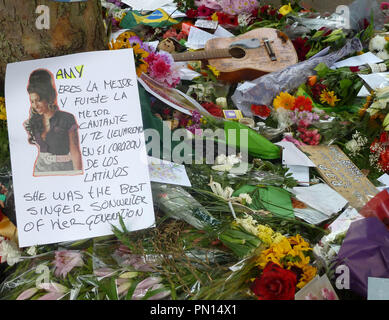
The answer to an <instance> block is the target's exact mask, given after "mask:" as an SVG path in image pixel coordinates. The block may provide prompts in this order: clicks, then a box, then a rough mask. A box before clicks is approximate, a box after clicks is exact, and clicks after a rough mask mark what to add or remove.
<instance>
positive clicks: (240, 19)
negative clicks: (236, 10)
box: [238, 13, 254, 27]
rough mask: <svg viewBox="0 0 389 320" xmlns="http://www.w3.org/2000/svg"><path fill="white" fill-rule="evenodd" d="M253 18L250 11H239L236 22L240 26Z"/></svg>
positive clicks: (244, 25)
mask: <svg viewBox="0 0 389 320" xmlns="http://www.w3.org/2000/svg"><path fill="white" fill-rule="evenodd" d="M253 18H254V17H253V16H252V15H251V14H250V13H241V14H239V16H238V24H239V26H240V27H246V26H248V25H249V23H250V22H251V20H252V19H253Z"/></svg>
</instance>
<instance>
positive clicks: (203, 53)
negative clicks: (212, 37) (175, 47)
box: [172, 49, 231, 62]
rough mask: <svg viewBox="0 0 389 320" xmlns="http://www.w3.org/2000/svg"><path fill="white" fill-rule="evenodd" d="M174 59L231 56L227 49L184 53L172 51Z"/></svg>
mask: <svg viewBox="0 0 389 320" xmlns="http://www.w3.org/2000/svg"><path fill="white" fill-rule="evenodd" d="M172 56H173V59H174V61H176V62H179V61H195V60H209V59H222V58H231V53H230V50H229V49H215V50H201V51H189V52H184V53H173V54H172Z"/></svg>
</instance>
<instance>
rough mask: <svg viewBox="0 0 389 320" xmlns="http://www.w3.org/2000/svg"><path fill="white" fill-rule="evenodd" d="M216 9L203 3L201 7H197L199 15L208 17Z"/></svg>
mask: <svg viewBox="0 0 389 320" xmlns="http://www.w3.org/2000/svg"><path fill="white" fill-rule="evenodd" d="M214 12H215V11H214V10H212V9H210V8H208V7H206V6H204V5H202V6H200V7H198V9H197V13H198V15H199V17H208V16H210V15H212V14H213V13H214Z"/></svg>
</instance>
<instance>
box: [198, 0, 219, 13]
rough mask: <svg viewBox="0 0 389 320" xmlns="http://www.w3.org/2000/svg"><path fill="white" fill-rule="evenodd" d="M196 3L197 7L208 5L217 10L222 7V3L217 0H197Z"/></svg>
mask: <svg viewBox="0 0 389 320" xmlns="http://www.w3.org/2000/svg"><path fill="white" fill-rule="evenodd" d="M195 5H196V7H200V6H206V7H208V8H210V9H214V10H217V11H218V10H221V9H222V7H221V5H220V4H219V3H218V1H216V0H196V1H195Z"/></svg>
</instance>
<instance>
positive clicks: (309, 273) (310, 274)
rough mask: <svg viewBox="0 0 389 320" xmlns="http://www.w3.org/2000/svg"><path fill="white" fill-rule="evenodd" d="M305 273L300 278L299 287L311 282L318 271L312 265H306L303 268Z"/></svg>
mask: <svg viewBox="0 0 389 320" xmlns="http://www.w3.org/2000/svg"><path fill="white" fill-rule="evenodd" d="M302 271H303V274H302V276H301V278H300V281H299V283H298V284H297V288H299V289H302V288H303V287H305V285H306V284H307V283H309V282H310V281H311V280H312V279H313V278H314V277H315V276H316V273H317V269H316V268H315V267H312V266H311V265H306V266H304V267H303V268H302Z"/></svg>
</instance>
